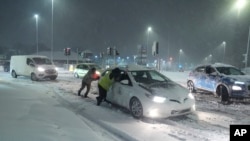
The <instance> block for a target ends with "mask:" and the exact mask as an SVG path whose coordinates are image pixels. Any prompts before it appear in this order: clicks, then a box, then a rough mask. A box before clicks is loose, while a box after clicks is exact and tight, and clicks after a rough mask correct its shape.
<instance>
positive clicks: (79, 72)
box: [74, 63, 102, 78]
mask: <svg viewBox="0 0 250 141" xmlns="http://www.w3.org/2000/svg"><path fill="white" fill-rule="evenodd" d="M93 67H95V68H96V73H97V74H98V75H100V73H101V71H102V69H101V67H100V66H98V65H97V64H95V63H80V64H77V65H76V67H75V69H74V77H76V78H82V77H83V76H84V75H85V74H86V73H87V72H88V71H89V69H91V68H93Z"/></svg>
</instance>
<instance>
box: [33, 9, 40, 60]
mask: <svg viewBox="0 0 250 141" xmlns="http://www.w3.org/2000/svg"><path fill="white" fill-rule="evenodd" d="M34 17H35V19H36V54H37V55H38V18H39V16H38V15H37V14H35V15H34Z"/></svg>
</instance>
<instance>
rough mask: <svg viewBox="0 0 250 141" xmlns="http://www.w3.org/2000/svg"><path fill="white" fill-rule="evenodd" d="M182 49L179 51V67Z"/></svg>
mask: <svg viewBox="0 0 250 141" xmlns="http://www.w3.org/2000/svg"><path fill="white" fill-rule="evenodd" d="M182 52H183V51H182V49H180V50H179V66H180V63H181V54H182Z"/></svg>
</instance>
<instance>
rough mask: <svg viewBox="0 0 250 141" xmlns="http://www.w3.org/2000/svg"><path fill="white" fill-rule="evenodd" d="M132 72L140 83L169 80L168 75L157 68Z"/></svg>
mask: <svg viewBox="0 0 250 141" xmlns="http://www.w3.org/2000/svg"><path fill="white" fill-rule="evenodd" d="M131 74H132V76H133V77H134V79H135V81H136V82H138V83H145V84H151V83H155V82H166V81H168V79H167V78H166V77H164V76H163V75H161V74H160V73H159V72H157V71H155V70H145V71H131Z"/></svg>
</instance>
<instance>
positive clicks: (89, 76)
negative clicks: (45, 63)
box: [78, 68, 99, 98]
mask: <svg viewBox="0 0 250 141" xmlns="http://www.w3.org/2000/svg"><path fill="white" fill-rule="evenodd" d="M98 79H99V75H97V74H96V68H91V69H90V70H89V71H88V72H87V73H86V75H84V77H83V78H82V85H81V88H80V89H79V90H78V96H81V91H82V90H83V89H84V88H85V86H87V90H86V92H85V94H84V97H85V98H86V97H88V93H89V90H90V87H91V82H92V81H93V80H98Z"/></svg>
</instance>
